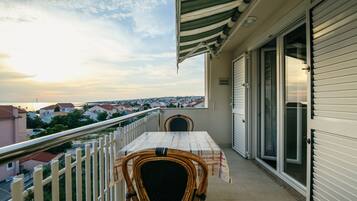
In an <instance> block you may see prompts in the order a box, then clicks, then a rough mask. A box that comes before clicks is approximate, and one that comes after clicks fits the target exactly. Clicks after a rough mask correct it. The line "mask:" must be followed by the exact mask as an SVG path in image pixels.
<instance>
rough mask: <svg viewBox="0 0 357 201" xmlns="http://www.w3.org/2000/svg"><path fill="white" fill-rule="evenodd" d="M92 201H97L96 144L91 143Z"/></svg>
mask: <svg viewBox="0 0 357 201" xmlns="http://www.w3.org/2000/svg"><path fill="white" fill-rule="evenodd" d="M93 201H98V142H94V143H93Z"/></svg>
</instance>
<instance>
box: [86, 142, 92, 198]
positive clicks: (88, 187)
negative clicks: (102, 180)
mask: <svg viewBox="0 0 357 201" xmlns="http://www.w3.org/2000/svg"><path fill="white" fill-rule="evenodd" d="M90 158H91V154H90V145H89V144H86V146H85V162H84V163H85V177H86V182H85V184H86V201H90V200H91V194H92V191H91V176H90V169H91V167H90ZM93 182H94V181H93Z"/></svg>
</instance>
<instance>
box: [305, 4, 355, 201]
mask: <svg viewBox="0 0 357 201" xmlns="http://www.w3.org/2000/svg"><path fill="white" fill-rule="evenodd" d="M309 21H310V27H311V30H310V39H311V61H310V64H311V67H312V72H311V120H310V122H309V124H310V126H309V127H310V133H311V147H310V153H311V158H310V166H311V170H310V176H311V179H310V182H311V183H310V184H309V189H310V196H309V198H310V200H329V201H333V200H336V201H344V200H350V201H352V200H357V1H355V0H325V1H320V2H319V3H318V4H316V5H315V6H314V7H312V8H311V9H310V12H309Z"/></svg>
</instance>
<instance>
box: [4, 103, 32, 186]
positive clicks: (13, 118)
mask: <svg viewBox="0 0 357 201" xmlns="http://www.w3.org/2000/svg"><path fill="white" fill-rule="evenodd" d="M0 131H1V132H0V138H1V140H0V147H3V146H7V145H11V144H14V143H18V142H22V141H25V140H26V111H25V110H23V109H20V108H16V107H14V106H12V105H3V106H0ZM18 173H19V162H18V161H11V162H9V163H7V164H5V165H0V181H2V180H5V179H6V178H8V177H11V176H15V175H16V174H18Z"/></svg>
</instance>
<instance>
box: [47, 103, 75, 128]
mask: <svg viewBox="0 0 357 201" xmlns="http://www.w3.org/2000/svg"><path fill="white" fill-rule="evenodd" d="M73 110H74V105H73V104H72V103H57V104H55V105H49V106H47V107H44V108H41V109H40V118H41V120H42V121H43V122H46V123H50V122H51V120H52V118H53V117H55V116H61V115H67V113H69V112H72V111H73Z"/></svg>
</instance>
